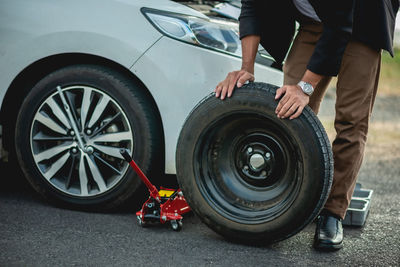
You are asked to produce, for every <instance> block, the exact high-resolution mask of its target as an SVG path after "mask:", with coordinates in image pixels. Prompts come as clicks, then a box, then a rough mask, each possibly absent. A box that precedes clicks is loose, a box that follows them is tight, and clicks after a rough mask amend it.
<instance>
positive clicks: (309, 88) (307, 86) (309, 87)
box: [304, 83, 313, 94]
mask: <svg viewBox="0 0 400 267" xmlns="http://www.w3.org/2000/svg"><path fill="white" fill-rule="evenodd" d="M304 91H305V92H306V93H307V94H311V93H312V92H313V88H312V85H311V84H309V83H306V84H304Z"/></svg>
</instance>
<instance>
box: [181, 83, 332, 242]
mask: <svg viewBox="0 0 400 267" xmlns="http://www.w3.org/2000/svg"><path fill="white" fill-rule="evenodd" d="M276 89H277V87H275V86H272V85H269V84H263V83H251V84H249V85H248V86H245V87H244V88H241V89H236V91H235V94H234V95H233V96H232V97H231V98H230V99H227V100H224V101H221V100H219V99H217V98H215V96H214V95H213V94H211V95H210V96H208V97H206V98H205V99H204V100H203V101H202V102H201V103H199V105H197V106H196V107H195V109H194V110H193V111H192V113H191V114H190V115H189V116H188V118H187V120H186V122H185V124H184V126H183V128H182V131H181V135H180V137H179V141H178V147H177V156H176V164H177V178H178V182H179V184H180V186H181V188H182V190H183V193H184V195H185V198H186V200H187V201H188V203H189V206H190V207H191V208H192V210H193V211H194V212H195V213H196V214H197V215H198V216H199V217H200V218H201V219H202V221H203V222H205V223H206V224H207V225H208V226H209V227H211V228H212V229H213V230H215V231H216V232H218V233H220V234H222V235H223V236H225V237H227V238H229V239H234V240H239V241H243V242H260V243H270V242H274V241H278V240H281V239H284V238H287V237H289V236H292V235H294V234H295V233H297V232H298V231H300V230H301V229H302V228H303V227H305V226H306V225H307V224H308V223H310V222H311V221H312V220H313V219H314V218H315V217H316V216H317V214H318V213H319V211H320V209H321V208H322V206H323V204H324V202H325V201H326V198H327V196H328V192H329V189H330V186H331V182H332V170H333V166H332V164H333V159H332V153H331V148H330V144H329V140H328V138H327V136H326V133H325V132H324V129H323V127H322V125H321V124H320V122H319V121H318V119H317V118H316V116H315V115H314V114H313V113H312V111H311V110H310V109H309V108H306V109H305V110H304V112H303V114H302V115H301V116H300V117H299V118H298V119H295V120H291V121H290V120H287V119H286V120H282V119H278V118H277V117H276V115H275V113H274V110H275V107H276V105H277V101H275V100H274V95H275V90H276Z"/></svg>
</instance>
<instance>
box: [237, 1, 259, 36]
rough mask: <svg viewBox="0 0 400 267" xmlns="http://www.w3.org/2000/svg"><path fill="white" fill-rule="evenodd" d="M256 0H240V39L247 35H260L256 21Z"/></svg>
mask: <svg viewBox="0 0 400 267" xmlns="http://www.w3.org/2000/svg"><path fill="white" fill-rule="evenodd" d="M256 4H257V3H256V0H242V7H241V10H240V16H239V21H240V23H239V35H240V39H242V38H243V37H245V36H247V35H261V28H260V27H261V25H260V23H259V21H258V15H257V7H256Z"/></svg>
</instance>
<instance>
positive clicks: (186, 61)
mask: <svg viewBox="0 0 400 267" xmlns="http://www.w3.org/2000/svg"><path fill="white" fill-rule="evenodd" d="M166 47H168V56H165V55H166ZM240 66H241V59H240V58H237V57H233V56H230V55H227V54H223V53H219V52H215V51H212V50H209V49H204V48H201V47H197V46H193V45H188V44H185V43H182V42H179V41H176V40H174V39H171V38H168V37H163V38H161V39H160V40H159V41H158V42H157V43H156V44H155V45H153V46H152V48H151V49H149V51H147V52H146V54H145V55H143V56H142V57H141V58H140V60H139V61H138V62H137V63H136V64H135V65H134V66H133V68H132V71H133V73H135V75H137V76H138V77H140V79H141V80H142V81H143V82H144V84H146V86H148V88H151V90H150V91H151V93H152V95H153V97H154V99H155V101H156V103H157V106H158V108H159V110H160V113H161V117H162V121H163V126H164V133H165V146H166V155H165V156H166V159H165V160H166V162H165V163H166V164H165V166H166V172H167V173H175V150H176V143H177V138H178V136H179V133H180V130H181V127H182V125H183V123H184V120H185V119H186V116H187V115H188V114H189V113H190V111H191V110H192V109H193V107H194V106H195V105H196V104H197V103H198V102H199V101H200V100H201V99H203V98H204V97H205V96H207V95H208V94H210V93H211V92H212V91H213V90H214V88H215V86H216V85H217V84H218V82H220V81H221V80H222V79H224V78H225V76H226V74H227V73H228V72H229V71H232V70H237V69H240ZM255 77H256V80H257V81H263V82H268V83H271V84H275V85H281V84H282V82H283V77H282V73H281V72H280V71H278V70H275V69H272V68H269V67H265V66H263V65H260V64H256V66H255ZM166 85H167V86H166Z"/></svg>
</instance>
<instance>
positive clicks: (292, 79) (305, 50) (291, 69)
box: [283, 23, 331, 114]
mask: <svg viewBox="0 0 400 267" xmlns="http://www.w3.org/2000/svg"><path fill="white" fill-rule="evenodd" d="M321 33H322V24H321V23H315V24H302V25H301V27H300V30H299V32H298V34H297V35H296V38H295V40H294V41H293V45H292V47H291V49H290V51H289V54H288V56H287V58H286V61H285V64H284V65H283V73H284V80H283V83H284V85H294V84H297V83H298V82H299V81H300V80H301V78H302V77H303V75H304V72H305V71H306V69H307V64H308V61H309V60H310V58H311V55H312V53H313V52H314V48H315V45H316V43H317V42H318V39H319V37H320V35H321ZM330 81H331V77H324V78H323V79H322V80H321V81H320V82H319V83H318V85H317V87H316V88H315V89H314V93H313V94H312V95H311V97H310V102H309V104H308V105H309V106H310V107H311V109H312V110H313V111H314V113H315V114H318V111H319V107H320V105H321V101H322V98H323V97H324V95H325V92H326V89H327V88H328V85H329V82H330Z"/></svg>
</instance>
